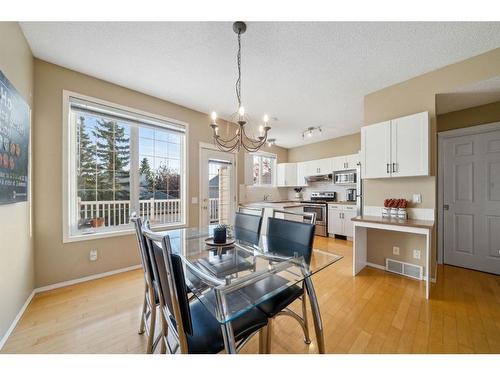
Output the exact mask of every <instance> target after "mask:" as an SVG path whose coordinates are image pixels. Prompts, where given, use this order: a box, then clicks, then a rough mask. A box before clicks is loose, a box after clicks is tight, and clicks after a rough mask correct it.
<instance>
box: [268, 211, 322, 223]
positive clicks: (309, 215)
mask: <svg viewBox="0 0 500 375" xmlns="http://www.w3.org/2000/svg"><path fill="white" fill-rule="evenodd" d="M277 216H283V217H284V218H285V219H286V218H287V217H290V216H294V217H295V218H297V219H298V220H297V221H301V222H303V223H309V224H316V212H293V211H286V210H273V217H275V218H277V219H281V218H280V217H277Z"/></svg>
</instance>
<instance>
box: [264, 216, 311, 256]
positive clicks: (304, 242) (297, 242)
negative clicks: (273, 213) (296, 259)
mask: <svg viewBox="0 0 500 375" xmlns="http://www.w3.org/2000/svg"><path fill="white" fill-rule="evenodd" d="M314 228H315V226H314V224H309V223H301V222H298V221H291V220H284V219H276V218H274V217H270V218H268V219H267V248H268V250H269V251H271V252H275V253H278V254H283V255H287V256H293V255H294V254H295V253H297V255H299V256H303V257H304V260H305V261H306V263H307V264H309V263H310V261H311V254H312V248H313V242H314Z"/></svg>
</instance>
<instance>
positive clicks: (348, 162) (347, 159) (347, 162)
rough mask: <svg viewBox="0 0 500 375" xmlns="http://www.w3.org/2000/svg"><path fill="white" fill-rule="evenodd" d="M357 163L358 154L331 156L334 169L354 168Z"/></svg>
mask: <svg viewBox="0 0 500 375" xmlns="http://www.w3.org/2000/svg"><path fill="white" fill-rule="evenodd" d="M358 163H359V154H352V155H344V156H337V157H335V158H333V166H334V169H333V170H334V171H347V170H352V169H356V168H357V166H358Z"/></svg>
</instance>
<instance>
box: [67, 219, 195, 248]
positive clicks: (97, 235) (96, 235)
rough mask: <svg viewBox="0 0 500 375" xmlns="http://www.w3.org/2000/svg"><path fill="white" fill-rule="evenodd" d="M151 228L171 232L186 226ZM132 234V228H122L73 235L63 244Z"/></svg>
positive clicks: (159, 225)
mask: <svg viewBox="0 0 500 375" xmlns="http://www.w3.org/2000/svg"><path fill="white" fill-rule="evenodd" d="M151 228H152V229H154V230H173V229H180V228H186V224H178V225H162V224H156V225H152V226H151ZM132 234H135V229H134V228H124V229H119V230H112V231H109V232H107V231H103V232H94V233H92V232H90V233H87V234H82V233H81V234H73V235H70V236H67V235H64V238H63V243H71V242H81V241H92V240H99V239H104V238H112V237H121V236H130V235H132Z"/></svg>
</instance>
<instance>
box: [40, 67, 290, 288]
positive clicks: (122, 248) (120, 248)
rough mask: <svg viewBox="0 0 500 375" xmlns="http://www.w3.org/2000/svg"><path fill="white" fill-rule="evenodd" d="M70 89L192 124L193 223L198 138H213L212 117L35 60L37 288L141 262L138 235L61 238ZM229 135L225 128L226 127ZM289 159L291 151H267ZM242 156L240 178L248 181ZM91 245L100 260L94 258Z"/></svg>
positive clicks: (193, 220) (193, 218)
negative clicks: (65, 97)
mask: <svg viewBox="0 0 500 375" xmlns="http://www.w3.org/2000/svg"><path fill="white" fill-rule="evenodd" d="M63 90H70V91H74V92H77V93H80V94H84V95H89V96H92V97H96V98H99V99H103V100H107V101H110V102H113V103H117V104H120V105H125V106H129V107H132V108H137V109H139V110H143V111H147V112H150V113H154V114H158V115H162V116H166V117H170V118H173V119H177V120H180V121H184V122H187V123H188V124H189V145H188V154H189V155H188V164H189V176H188V179H189V181H188V184H189V192H188V207H189V209H188V212H189V225H191V226H196V225H198V205H197V204H191V197H198V194H199V189H198V187H199V181H198V180H199V165H198V164H199V142H211V130H210V128H209V126H208V123H209V117H208V115H206V114H204V113H201V112H197V111H194V110H191V109H189V108H186V107H182V106H179V105H176V104H173V103H170V102H166V101H164V100H161V99H158V98H154V97H151V96H148V95H145V94H141V93H139V92H136V91H133V90H129V89H127V88H125V87H121V86H117V85H114V84H112V83H109V82H105V81H102V80H99V79H96V78H93V77H90V76H87V75H84V74H80V73H77V72H75V71H72V70H68V69H65V68H62V67H60V66H57V65H53V64H50V63H48V62H45V61H41V60H38V59H35V108H36V110H35V116H34V119H35V127H34V128H35V147H34V154H35V159H34V165H35V175H34V180H35V184H34V186H35V189H34V202H35V213H36V214H35V245H36V286H44V285H49V284H53V283H57V282H61V281H65V280H71V279H75V278H79V277H83V276H87V275H92V274H97V273H101V272H106V271H110V270H115V269H119V268H123V267H128V266H131V265H136V264H139V257H138V253H137V247H136V243H135V239H134V236H133V235H128V236H120V237H112V238H107V239H98V240H89V241H81V242H73V243H67V244H63V242H62V184H63V181H62V157H63V155H62V126H63V122H62V93H63ZM221 132H222V133H224V129H222V130H221ZM267 150H269V151H270V152H276V153H277V154H278V158H279V159H278V160H279V161H286V158H287V152H286V150H284V149H281V148H279V147H273V148H269V149H267ZM243 159H244V158H243V156H242V155H240V156H239V157H238V163H237V164H238V182H239V183H242V182H243V176H244V173H243V172H244V171H243ZM90 249H97V250H98V253H99V260H98V261H97V262H90V261H89V259H88V254H89V251H90Z"/></svg>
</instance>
